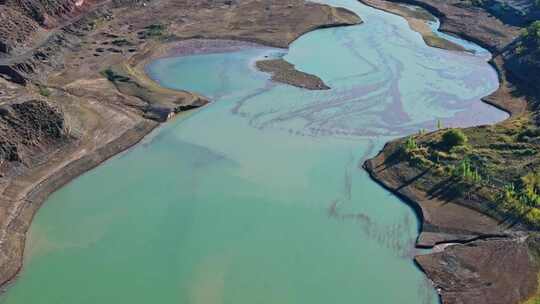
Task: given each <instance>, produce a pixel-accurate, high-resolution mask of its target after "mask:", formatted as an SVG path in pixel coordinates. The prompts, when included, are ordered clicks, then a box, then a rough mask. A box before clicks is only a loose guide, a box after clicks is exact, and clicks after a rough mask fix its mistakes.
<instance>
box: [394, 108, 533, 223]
mask: <svg viewBox="0 0 540 304" xmlns="http://www.w3.org/2000/svg"><path fill="white" fill-rule="evenodd" d="M533 125H534V124H533V122H532V121H531V120H530V119H529V118H528V117H521V118H517V119H512V120H510V121H507V122H504V123H503V124H499V125H495V126H484V127H475V128H468V129H441V130H439V131H436V132H432V133H427V134H426V133H425V132H424V131H420V132H419V134H416V135H412V136H409V137H407V138H405V139H403V140H402V141H401V142H400V145H399V146H398V147H397V149H396V148H394V149H395V152H394V153H391V154H389V155H393V157H394V158H397V159H396V160H394V161H397V162H407V163H408V166H410V167H412V169H415V170H417V172H418V174H417V175H418V176H419V178H417V179H415V180H414V182H415V187H417V188H418V189H420V190H423V191H426V192H428V193H440V195H442V196H446V197H442V198H443V199H456V198H458V199H459V198H461V199H473V198H474V200H476V201H480V202H484V203H485V204H487V205H488V206H490V207H492V209H493V210H494V211H495V212H497V213H499V214H500V215H501V217H502V218H506V217H510V218H519V219H521V220H522V221H523V222H524V223H526V224H529V225H531V226H535V227H540V158H538V151H540V140H537V139H539V138H540V130H539V128H538V127H533ZM389 159H390V157H389ZM443 188H446V189H443ZM450 196H451V197H450Z"/></svg>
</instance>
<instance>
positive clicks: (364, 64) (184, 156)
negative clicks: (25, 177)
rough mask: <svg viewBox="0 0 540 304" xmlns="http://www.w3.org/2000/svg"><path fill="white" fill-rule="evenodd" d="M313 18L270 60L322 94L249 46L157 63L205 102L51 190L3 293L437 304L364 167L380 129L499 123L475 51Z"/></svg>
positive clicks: (385, 196)
mask: <svg viewBox="0 0 540 304" xmlns="http://www.w3.org/2000/svg"><path fill="white" fill-rule="evenodd" d="M324 2H325V3H329V4H333V5H338V6H344V7H347V8H349V9H351V10H354V11H355V12H357V13H358V14H359V15H360V16H361V17H362V18H363V20H364V22H365V23H364V24H362V25H358V26H351V27H341V28H332V29H323V30H317V31H314V32H311V33H308V34H306V35H304V36H302V37H301V38H300V39H298V40H297V41H295V42H294V43H293V44H292V45H291V47H290V50H289V51H288V53H287V54H286V55H285V56H284V58H285V59H286V60H287V61H289V62H291V63H293V64H295V65H296V67H297V68H298V69H300V70H302V71H304V72H307V73H311V74H315V75H317V76H319V77H321V79H323V80H324V81H325V82H326V83H327V84H328V85H329V86H330V87H331V88H332V89H331V90H327V91H307V90H303V89H299V88H295V87H291V86H288V85H283V84H276V83H272V82H271V81H270V80H269V76H268V75H266V74H264V73H261V72H258V71H256V70H255V68H254V64H253V63H254V60H255V58H264V56H268V55H271V56H272V55H276V54H278V53H279V52H281V50H275V49H271V48H263V47H256V48H255V47H247V48H243V49H242V50H239V51H235V52H226V53H223V52H222V53H205V54H196V55H191V56H183V57H174V58H164V59H160V60H157V61H155V62H153V63H152V64H151V65H149V66H148V73H149V75H150V76H151V77H152V78H154V79H156V81H158V82H159V83H160V84H162V85H163V86H167V87H170V88H176V89H185V90H192V91H195V92H198V93H201V94H203V95H206V96H208V97H210V98H212V99H213V101H214V102H213V103H212V104H211V105H209V106H207V107H205V108H203V109H201V110H198V111H196V112H195V113H193V114H191V115H188V116H185V117H181V118H179V119H175V120H173V121H171V122H169V123H167V124H165V125H164V126H163V127H161V128H160V129H159V130H157V131H156V132H154V133H153V134H152V135H151V136H150V137H148V138H147V139H146V140H145V141H144V142H143V143H142V144H140V145H138V146H137V147H136V148H134V149H132V150H130V151H129V152H128V153H124V154H121V155H119V156H117V157H115V158H113V159H112V160H110V161H108V162H107V163H105V164H104V165H102V166H100V167H99V168H97V169H95V170H93V171H91V172H89V173H87V174H84V175H83V176H81V177H80V178H78V179H76V180H75V181H73V182H72V183H70V184H69V185H68V186H66V187H64V188H62V189H61V190H60V191H58V192H56V193H54V194H53V195H52V196H51V197H50V198H49V200H48V201H47V202H46V203H45V205H44V206H43V207H42V209H41V210H40V211H39V213H38V214H37V216H36V218H35V220H34V222H33V224H32V227H31V231H30V233H29V239H28V243H27V250H26V258H25V267H24V270H23V272H22V273H21V276H20V277H19V278H18V280H17V282H16V283H15V284H13V285H12V286H10V288H9V289H8V290H7V292H6V293H5V294H4V295H3V296H2V298H1V299H0V303H6V304H17V303H19V304H23V303H24V304H27V303H78V304H85V303H134V304H135V303H197V304H198V303H201V304H211V303H231V304H232V303H234V304H242V303H260V304H263V303H268V304H270V303H272V304H275V303H291V304H293V303H294V304H297V303H312V304H316V303H321V304H322V303H403V304H419V303H422V304H428V303H429V304H431V303H437V301H438V300H437V296H436V294H435V291H434V290H433V288H432V287H431V285H430V284H429V283H428V282H426V280H425V278H424V276H423V274H422V273H421V272H420V271H419V270H418V269H417V268H416V267H415V265H414V264H413V262H412V256H413V255H414V254H415V249H414V240H415V238H416V236H417V233H418V220H417V218H416V217H415V214H414V212H413V211H412V210H411V209H410V208H409V207H408V206H407V205H405V204H403V203H402V202H400V201H399V199H397V198H396V197H394V196H393V195H391V194H390V193H388V192H387V191H385V190H384V189H382V188H381V187H379V186H378V185H377V184H375V183H374V182H373V181H372V180H370V178H369V177H368V176H367V174H366V173H365V172H364V171H363V170H362V168H361V165H362V163H363V161H364V160H365V159H366V158H367V157H370V156H373V155H375V154H376V153H377V152H378V151H379V149H380V148H381V147H382V146H383V145H384V143H385V142H387V141H388V140H391V139H392V138H396V137H400V136H404V135H407V134H411V133H415V132H418V130H420V129H424V128H425V129H434V128H435V126H436V125H437V121H438V120H441V121H442V123H443V124H444V125H445V126H469V125H478V124H487V123H493V122H496V121H500V120H502V119H504V118H506V117H507V115H506V114H505V113H503V112H501V111H499V110H497V109H495V108H493V107H490V106H488V105H487V104H484V103H482V102H481V101H480V98H481V97H483V96H485V95H487V94H489V93H491V92H492V91H494V90H495V89H496V88H497V85H498V82H497V75H496V73H495V71H494V70H493V69H492V68H491V67H490V66H489V65H488V64H487V62H486V59H485V58H484V57H482V56H474V55H471V54H467V53H458V52H449V51H444V50H439V49H435V48H430V47H427V46H426V45H425V44H424V42H423V40H422V38H421V37H420V35H419V34H417V33H415V32H412V31H411V30H410V29H409V27H408V26H407V24H406V21H405V20H404V19H402V18H400V17H397V16H395V15H391V14H388V13H385V12H382V11H378V10H375V9H372V8H369V7H367V6H364V5H362V4H360V3H358V2H356V1H355V0H335V1H324Z"/></svg>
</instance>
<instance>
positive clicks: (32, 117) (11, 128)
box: [0, 100, 69, 175]
mask: <svg viewBox="0 0 540 304" xmlns="http://www.w3.org/2000/svg"><path fill="white" fill-rule="evenodd" d="M68 138H69V136H68V134H67V132H66V129H65V122H64V117H63V113H62V111H61V110H59V109H58V108H57V107H54V106H52V105H51V104H49V103H47V102H45V101H42V100H29V101H25V102H22V103H15V104H11V105H3V106H0V164H1V166H0V172H2V174H4V175H5V174H8V175H9V171H10V169H13V168H16V167H18V166H20V165H23V166H32V165H33V164H34V163H35V162H36V159H38V158H39V156H40V155H42V154H43V153H46V152H48V151H49V150H50V149H51V148H54V147H57V146H58V145H59V144H61V143H62V142H64V141H67V140H68Z"/></svg>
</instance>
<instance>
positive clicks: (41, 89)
mask: <svg viewBox="0 0 540 304" xmlns="http://www.w3.org/2000/svg"><path fill="white" fill-rule="evenodd" d="M38 89H39V94H40V95H41V96H43V97H49V96H51V90H49V88H47V87H46V86H42V85H38Z"/></svg>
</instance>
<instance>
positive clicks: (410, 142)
mask: <svg viewBox="0 0 540 304" xmlns="http://www.w3.org/2000/svg"><path fill="white" fill-rule="evenodd" d="M417 148H418V145H417V144H416V140H415V139H414V137H412V136H410V137H408V138H407V140H406V141H405V151H406V152H409V151H411V150H415V149H417Z"/></svg>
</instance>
